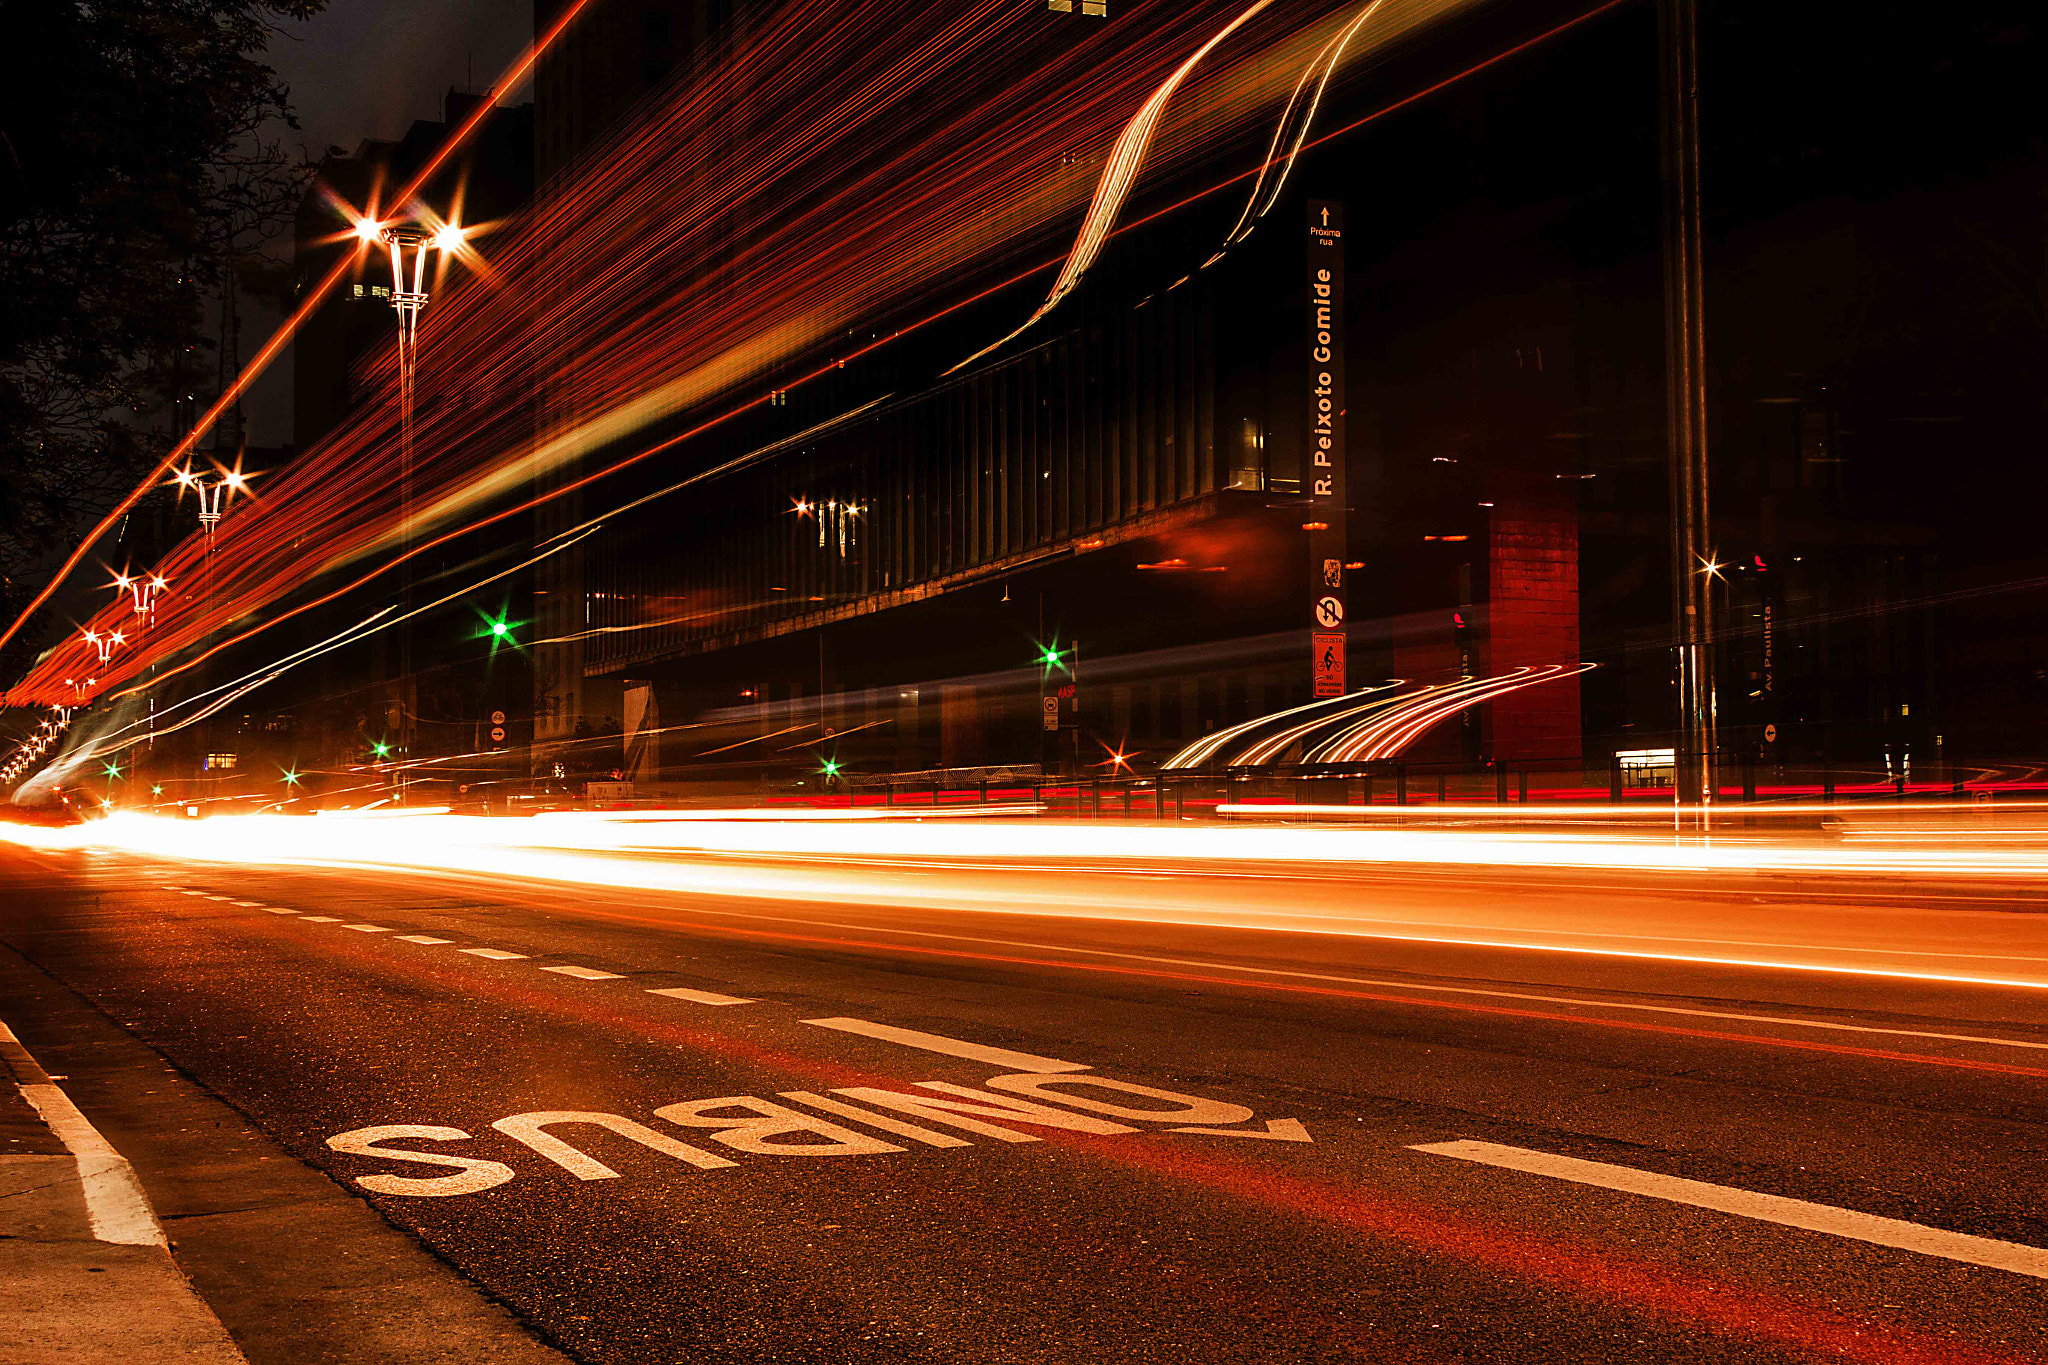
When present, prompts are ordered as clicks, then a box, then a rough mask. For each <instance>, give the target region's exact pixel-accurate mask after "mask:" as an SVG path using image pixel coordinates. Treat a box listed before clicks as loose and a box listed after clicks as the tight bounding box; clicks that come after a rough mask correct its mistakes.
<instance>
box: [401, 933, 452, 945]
mask: <svg viewBox="0 0 2048 1365" xmlns="http://www.w3.org/2000/svg"><path fill="white" fill-rule="evenodd" d="M398 939H399V942H401V943H453V942H455V940H454V939H452V938H435V937H434V936H433V935H432V934H400V935H399V936H398Z"/></svg>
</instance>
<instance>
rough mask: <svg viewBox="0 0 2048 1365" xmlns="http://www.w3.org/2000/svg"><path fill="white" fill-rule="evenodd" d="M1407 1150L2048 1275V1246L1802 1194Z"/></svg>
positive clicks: (1537, 1160)
mask: <svg viewBox="0 0 2048 1365" xmlns="http://www.w3.org/2000/svg"><path fill="white" fill-rule="evenodd" d="M1409 1150H1411V1151H1416V1152H1429V1153H1431V1154H1433V1155H1436V1156H1451V1157H1457V1158H1459V1159H1460V1160H1463V1161H1478V1162H1483V1163H1485V1164H1486V1165H1488V1166H1500V1167H1504V1168H1506V1169H1508V1170H1511V1171H1525V1172H1527V1173H1529V1174H1531V1175H1547V1176H1553V1177H1555V1178H1556V1179H1559V1180H1570V1181H1573V1182H1575V1183H1577V1184H1580V1185H1598V1186H1600V1187H1601V1188H1602V1189H1609V1190H1620V1191H1622V1192H1623V1193H1626V1194H1640V1195H1647V1196H1648V1197H1649V1198H1652V1199H1664V1200H1669V1201H1670V1202H1671V1203H1674V1204H1690V1205H1692V1206H1693V1207H1694V1208H1701V1209H1712V1210H1714V1211H1715V1212H1717V1213H1732V1214H1735V1215H1736V1216H1738V1217H1742V1218H1755V1219H1759V1220H1761V1221H1763V1222H1766V1223H1778V1224H1782V1225H1783V1226H1785V1227H1788V1228H1803V1229H1805V1230H1806V1231H1808V1232H1826V1233H1832V1234H1833V1235H1835V1236H1837V1237H1848V1238H1853V1239H1854V1240H1856V1241H1859V1242H1874V1243H1876V1244H1877V1245H1878V1246H1886V1247H1896V1248H1898V1249H1899V1250H1901V1251H1916V1252H1919V1253H1920V1254H1921V1255H1923V1256H1940V1257H1942V1258H1943V1259H1945V1260H1950V1261H1962V1262H1964V1263H1965V1264H1968V1265H1981V1266H1989V1267H1990V1268H1992V1269H1993V1270H2009V1271H2011V1272H2012V1273H2013V1274H2015V1275H2031V1276H2033V1277H2034V1278H2036V1279H2048V1248H2043V1247H2031V1246H2023V1245H2021V1244H2020V1243H2018V1242H2000V1241H1997V1240H1995V1239H1993V1238H1990V1237H1972V1236H1970V1235H1969V1234H1968V1233H1962V1232H1944V1231H1943V1230H1942V1229H1940V1228H1930V1227H1926V1226H1923V1225H1922V1224H1919V1223H1908V1222H1905V1221H1903V1220H1901V1219H1897V1218H1879V1217H1877V1216H1876V1215H1874V1214H1868V1213H1857V1212H1855V1211H1854V1210H1851V1209H1838V1208H1834V1207H1832V1206H1831V1205H1828V1204H1809V1203H1807V1202H1806V1201H1805V1200H1804V1199H1786V1198H1784V1197H1783V1196H1780V1195H1775V1194H1756V1193H1753V1192H1751V1191H1749V1190H1738V1189H1735V1188H1734V1187H1732V1186H1729V1185H1709V1184H1707V1183H1706V1182H1704V1181H1700V1180H1682V1179H1680V1178H1679V1177H1677V1176H1670V1175H1658V1174H1656V1173H1654V1172H1651V1171H1638V1170H1635V1169H1634V1168H1632V1167H1629V1166H1610V1165H1608V1164H1607V1163H1606V1162H1604V1161H1581V1160H1579V1159H1577V1158H1576V1157H1568V1156H1553V1155H1551V1154H1550V1153H1549V1152H1532V1151H1529V1150H1528V1149H1526V1148H1523V1147H1503V1146H1501V1145H1500V1144H1498V1143H1493V1142H1469V1141H1468V1142H1431V1143H1421V1144H1418V1145H1416V1146H1413V1147H1411V1148H1410V1149H1409Z"/></svg>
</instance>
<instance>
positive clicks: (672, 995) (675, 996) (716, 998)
mask: <svg viewBox="0 0 2048 1365" xmlns="http://www.w3.org/2000/svg"><path fill="white" fill-rule="evenodd" d="M647 993H648V994H649V995H665V996H667V997H668V998H669V999H671V1000H687V1001H689V1002H690V1003H691V1004H694V1005H751V1004H753V1003H754V1002H753V1001H752V1000H748V999H746V998H744V997H742V996H737V995H720V994H719V993H718V992H717V991H693V990H691V989H690V988H689V987H688V986H663V987H662V988H661V989H660V990H652V991H649V992H647Z"/></svg>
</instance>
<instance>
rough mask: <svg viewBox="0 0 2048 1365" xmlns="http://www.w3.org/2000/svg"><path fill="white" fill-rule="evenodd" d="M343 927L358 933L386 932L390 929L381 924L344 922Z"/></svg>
mask: <svg viewBox="0 0 2048 1365" xmlns="http://www.w3.org/2000/svg"><path fill="white" fill-rule="evenodd" d="M341 927H342V928H344V929H353V930H355V931H356V932H357V933H359V934H388V933H390V932H391V931H390V930H389V929H386V928H385V927H384V926H383V925H381V924H344V925H342V926H341Z"/></svg>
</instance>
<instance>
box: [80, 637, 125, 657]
mask: <svg viewBox="0 0 2048 1365" xmlns="http://www.w3.org/2000/svg"><path fill="white" fill-rule="evenodd" d="M85 642H86V643H87V644H89V645H91V646H92V647H93V649H94V650H96V651H97V652H98V653H99V656H100V662H101V663H105V662H107V661H108V660H109V659H111V658H113V657H114V651H115V650H117V649H119V648H120V647H121V646H122V644H124V643H125V641H124V640H123V638H122V635H121V632H120V631H118V630H112V631H108V632H107V633H106V634H104V635H102V634H101V633H100V632H98V631H96V630H88V631H86V632H85Z"/></svg>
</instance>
